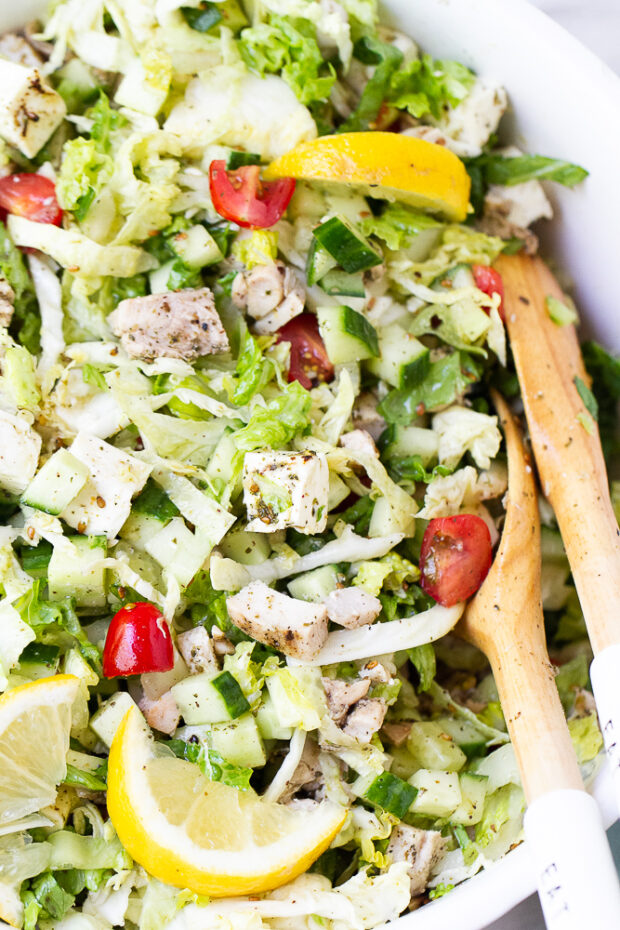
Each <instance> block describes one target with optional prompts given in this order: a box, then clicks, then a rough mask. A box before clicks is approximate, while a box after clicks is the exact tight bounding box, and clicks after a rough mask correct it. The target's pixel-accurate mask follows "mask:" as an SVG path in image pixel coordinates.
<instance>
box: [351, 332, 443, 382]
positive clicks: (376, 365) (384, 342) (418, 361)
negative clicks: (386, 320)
mask: <svg viewBox="0 0 620 930" xmlns="http://www.w3.org/2000/svg"><path fill="white" fill-rule="evenodd" d="M366 365H367V367H368V369H369V371H371V372H372V374H373V375H376V376H377V377H378V378H381V379H382V380H383V381H387V382H388V384H391V385H393V386H394V387H396V388H411V387H415V385H416V384H419V383H420V382H422V381H423V380H424V378H425V377H426V375H427V374H428V371H429V367H430V351H429V349H428V348H427V347H426V346H425V345H423V344H422V343H421V342H420V341H419V340H418V339H416V337H415V336H412V335H411V333H408V332H407V331H406V330H405V329H403V328H402V326H399V325H398V323H392V324H390V325H389V326H385V327H384V328H383V329H382V330H381V332H380V333H379V358H373V359H370V360H369V361H368V362H367V363H366Z"/></svg>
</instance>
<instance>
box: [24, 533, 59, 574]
mask: <svg viewBox="0 0 620 930" xmlns="http://www.w3.org/2000/svg"><path fill="white" fill-rule="evenodd" d="M52 551H53V550H52V544H51V543H49V542H47V540H46V539H42V540H41V542H40V543H39V545H38V546H25V547H24V548H23V549H22V550H21V552H20V558H21V563H22V568H23V569H24V571H25V572H28V574H29V575H30V576H31V577H32V578H47V567H48V565H49V564H50V559H51V557H52Z"/></svg>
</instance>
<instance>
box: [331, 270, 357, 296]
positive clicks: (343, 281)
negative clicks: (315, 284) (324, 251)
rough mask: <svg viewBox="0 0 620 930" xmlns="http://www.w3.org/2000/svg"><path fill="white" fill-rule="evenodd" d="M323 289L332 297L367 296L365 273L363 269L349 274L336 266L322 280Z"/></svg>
mask: <svg viewBox="0 0 620 930" xmlns="http://www.w3.org/2000/svg"><path fill="white" fill-rule="evenodd" d="M320 284H321V288H322V290H324V291H325V293H326V294H329V296H330V297H365V296H366V288H365V287H364V275H363V273H362V272H361V271H358V272H356V273H355V274H349V273H348V272H346V271H341V270H340V269H339V268H334V269H333V271H328V272H327V274H326V275H325V276H324V277H323V278H321V281H320Z"/></svg>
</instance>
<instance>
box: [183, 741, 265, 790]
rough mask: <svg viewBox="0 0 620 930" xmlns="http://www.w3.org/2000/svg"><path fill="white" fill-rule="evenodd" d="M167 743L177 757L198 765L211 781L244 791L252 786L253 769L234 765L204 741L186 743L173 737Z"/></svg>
mask: <svg viewBox="0 0 620 930" xmlns="http://www.w3.org/2000/svg"><path fill="white" fill-rule="evenodd" d="M166 745H167V746H169V748H170V749H172V751H173V752H174V754H175V756H177V758H179V759H185V760H186V761H187V762H193V763H194V764H195V765H197V766H198V768H199V769H200V771H201V772H202V773H203V774H204V775H206V776H207V778H209V779H210V780H211V781H221V782H222V783H223V784H225V785H230V786H231V787H233V788H240V789H241V790H242V791H247V789H248V788H249V787H250V778H251V777H252V769H251V768H243V767H242V766H238V765H232V764H231V763H230V762H227V761H226V759H224V757H223V756H221V755H220V753H219V752H216V751H215V750H214V749H207V748H206V747H205V746H204V745H203V744H202V743H186V742H184V741H183V740H180V739H172V740H170V741H169V742H168V743H166Z"/></svg>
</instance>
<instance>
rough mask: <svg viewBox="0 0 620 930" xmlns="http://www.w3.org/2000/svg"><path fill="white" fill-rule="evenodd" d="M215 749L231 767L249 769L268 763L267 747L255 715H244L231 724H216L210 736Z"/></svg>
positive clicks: (209, 739)
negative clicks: (237, 766) (236, 766)
mask: <svg viewBox="0 0 620 930" xmlns="http://www.w3.org/2000/svg"><path fill="white" fill-rule="evenodd" d="M208 742H209V745H210V748H211V749H215V750H216V752H219V754H220V755H221V756H223V757H224V759H226V761H227V762H230V763H231V765H239V766H242V767H244V768H245V767H248V768H257V767H259V766H263V765H264V764H265V762H266V761H267V755H266V753H265V747H264V745H263V740H262V737H261V735H260V733H259V730H258V726H257V724H256V720H255V718H254V716H253V714H243V716H242V717H238V718H237V719H236V720H232V721H230V723H216V724H214V725H213V726H212V727H211V732H210V734H209V736H208Z"/></svg>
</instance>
